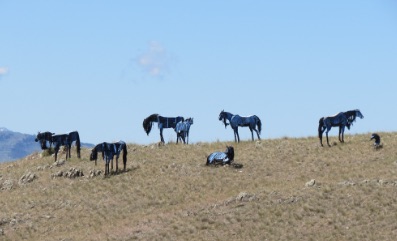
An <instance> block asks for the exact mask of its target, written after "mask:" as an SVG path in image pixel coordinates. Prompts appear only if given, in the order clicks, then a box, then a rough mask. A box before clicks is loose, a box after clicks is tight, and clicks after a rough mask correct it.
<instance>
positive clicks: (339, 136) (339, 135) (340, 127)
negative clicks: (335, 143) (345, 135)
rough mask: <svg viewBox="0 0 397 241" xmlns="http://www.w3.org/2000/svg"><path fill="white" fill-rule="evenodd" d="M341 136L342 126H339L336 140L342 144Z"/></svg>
mask: <svg viewBox="0 0 397 241" xmlns="http://www.w3.org/2000/svg"><path fill="white" fill-rule="evenodd" d="M341 134H342V126H339V134H338V139H339V141H340V142H343V141H342V139H341Z"/></svg>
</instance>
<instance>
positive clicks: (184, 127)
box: [175, 118, 193, 144]
mask: <svg viewBox="0 0 397 241" xmlns="http://www.w3.org/2000/svg"><path fill="white" fill-rule="evenodd" d="M191 125H193V118H187V119H186V120H185V121H180V122H178V123H177V124H176V127H175V132H176V143H177V144H178V140H179V139H181V140H183V143H186V144H189V130H190V126H191ZM185 139H186V142H185Z"/></svg>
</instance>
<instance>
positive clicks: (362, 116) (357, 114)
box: [356, 110, 364, 119]
mask: <svg viewBox="0 0 397 241" xmlns="http://www.w3.org/2000/svg"><path fill="white" fill-rule="evenodd" d="M356 116H358V117H360V119H363V118H364V115H363V114H361V111H360V110H356Z"/></svg>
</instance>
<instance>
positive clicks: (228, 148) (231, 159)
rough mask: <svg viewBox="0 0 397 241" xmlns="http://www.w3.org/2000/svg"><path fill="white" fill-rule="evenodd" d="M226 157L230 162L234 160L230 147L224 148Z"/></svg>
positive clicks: (232, 150)
mask: <svg viewBox="0 0 397 241" xmlns="http://www.w3.org/2000/svg"><path fill="white" fill-rule="evenodd" d="M226 155H227V157H228V158H229V161H230V162H232V161H233V159H234V148H233V147H232V146H226Z"/></svg>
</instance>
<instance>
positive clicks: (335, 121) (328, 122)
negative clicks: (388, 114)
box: [318, 110, 364, 146]
mask: <svg viewBox="0 0 397 241" xmlns="http://www.w3.org/2000/svg"><path fill="white" fill-rule="evenodd" d="M356 117H360V118H361V119H362V118H364V116H363V115H362V114H361V112H360V110H350V111H346V112H339V113H338V114H336V115H334V116H327V117H322V118H320V120H319V123H318V137H319V139H320V144H321V146H323V133H324V131H325V130H327V131H326V132H325V133H326V135H327V144H328V146H331V145H330V144H329V141H328V132H329V131H330V130H331V128H332V127H337V126H338V127H339V134H338V139H339V141H340V142H345V140H344V132H345V127H347V129H349V130H350V126H351V125H353V122H354V121H355V120H356Z"/></svg>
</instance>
